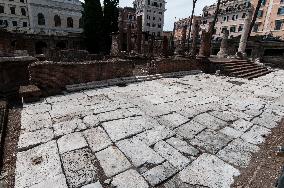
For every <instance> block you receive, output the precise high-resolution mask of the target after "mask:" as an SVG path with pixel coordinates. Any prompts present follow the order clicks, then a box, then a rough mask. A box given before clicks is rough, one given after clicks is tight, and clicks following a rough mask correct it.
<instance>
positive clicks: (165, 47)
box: [162, 36, 169, 57]
mask: <svg viewBox="0 0 284 188" xmlns="http://www.w3.org/2000/svg"><path fill="white" fill-rule="evenodd" d="M168 48H169V40H168V37H166V36H164V37H163V50H162V53H163V56H164V57H168Z"/></svg>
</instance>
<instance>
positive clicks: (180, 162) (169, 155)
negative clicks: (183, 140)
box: [154, 141, 191, 170]
mask: <svg viewBox="0 0 284 188" xmlns="http://www.w3.org/2000/svg"><path fill="white" fill-rule="evenodd" d="M154 150H155V151H156V152H157V153H158V154H160V155H161V156H162V157H163V158H165V159H166V160H167V161H169V163H171V164H172V165H173V166H174V167H175V168H177V169H179V170H182V169H183V168H185V167H186V166H187V165H188V164H189V163H190V162H191V160H190V159H188V158H187V157H185V156H183V155H182V154H181V153H180V152H179V151H178V150H176V149H175V148H173V147H172V146H171V145H169V144H167V143H166V142H165V141H160V142H158V143H157V144H155V146H154Z"/></svg>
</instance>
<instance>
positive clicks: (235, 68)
mask: <svg viewBox="0 0 284 188" xmlns="http://www.w3.org/2000/svg"><path fill="white" fill-rule="evenodd" d="M254 67H256V66H255V65H247V66H238V67H234V66H233V67H225V70H226V71H230V72H233V71H239V70H243V69H249V68H254Z"/></svg>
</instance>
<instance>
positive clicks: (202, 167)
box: [179, 153, 240, 188]
mask: <svg viewBox="0 0 284 188" xmlns="http://www.w3.org/2000/svg"><path fill="white" fill-rule="evenodd" d="M239 175H240V172H239V170H237V169H235V168H234V167H233V166H231V165H229V164H227V163H225V162H224V161H222V160H220V159H219V158H218V157H216V156H214V155H210V154H207V153H204V154H202V155H201V156H199V157H198V158H197V159H196V160H195V161H193V162H192V163H191V164H190V165H189V166H188V167H186V168H185V169H184V170H183V171H181V172H180V173H179V176H180V179H181V181H182V182H185V183H189V184H193V185H201V186H207V187H212V188H228V187H230V185H231V184H232V183H233V182H234V177H236V176H239Z"/></svg>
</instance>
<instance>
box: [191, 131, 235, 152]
mask: <svg viewBox="0 0 284 188" xmlns="http://www.w3.org/2000/svg"><path fill="white" fill-rule="evenodd" d="M232 139H233V138H232V137H229V136H228V135H225V134H223V133H220V132H216V131H211V130H205V131H203V132H201V133H200V134H199V135H197V136H196V137H195V138H194V139H193V140H191V141H190V143H191V144H192V145H194V146H198V147H200V148H204V149H205V150H206V151H208V152H210V153H212V154H215V153H217V152H218V151H219V150H220V149H222V148H223V147H224V146H226V145H227V144H228V143H229V142H230V141H231V140H232Z"/></svg>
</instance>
